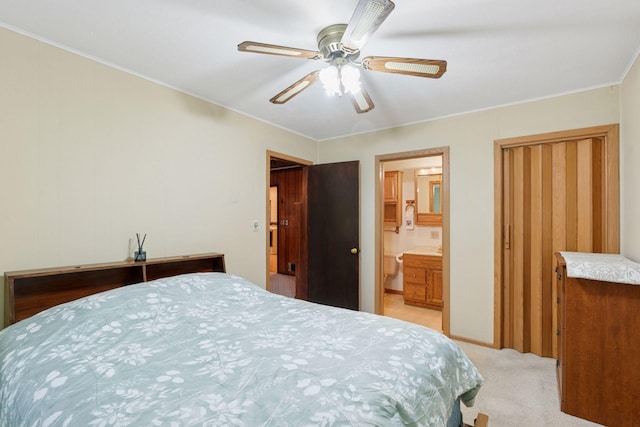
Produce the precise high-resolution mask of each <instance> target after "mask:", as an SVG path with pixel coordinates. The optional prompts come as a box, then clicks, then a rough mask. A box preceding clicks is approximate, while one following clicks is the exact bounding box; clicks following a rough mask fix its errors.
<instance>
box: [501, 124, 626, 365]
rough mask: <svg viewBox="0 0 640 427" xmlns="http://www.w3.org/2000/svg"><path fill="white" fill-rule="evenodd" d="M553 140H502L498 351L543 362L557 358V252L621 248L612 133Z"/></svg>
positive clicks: (604, 251) (603, 250)
mask: <svg viewBox="0 0 640 427" xmlns="http://www.w3.org/2000/svg"><path fill="white" fill-rule="evenodd" d="M598 129H599V128H598ZM615 129H616V130H617V127H616V128H615ZM552 135H554V138H551V139H550V140H546V141H545V140H544V139H545V138H541V139H543V140H542V141H539V142H536V141H535V140H533V141H531V140H527V141H524V143H521V144H517V141H515V142H516V144H509V143H508V142H509V141H507V143H504V142H505V140H503V141H501V142H502V143H503V145H502V146H501V169H502V189H501V190H502V206H501V209H502V215H501V218H502V224H501V227H502V245H501V246H502V254H501V257H502V258H501V261H502V262H501V272H500V273H501V278H502V285H501V291H502V295H501V307H502V316H501V318H502V320H501V322H502V325H501V326H502V345H501V346H502V347H508V348H514V349H516V350H518V351H520V352H531V353H535V354H537V355H540V356H546V357H551V356H556V355H557V340H556V335H555V331H556V328H557V325H556V317H557V316H556V289H555V283H556V281H555V272H554V265H555V264H554V259H555V258H554V254H555V252H558V251H577V252H602V253H617V252H618V248H619V244H618V240H619V237H618V234H619V231H618V230H619V225H618V224H619V219H618V215H619V207H618V174H617V170H618V167H617V163H618V158H617V132H616V133H615V136H616V138H612V137H611V134H608V133H604V134H602V133H600V134H595V135H590V136H587V137H582V136H581V137H575V138H574V139H569V140H558V138H561V136H562V134H552ZM569 136H571V135H569ZM612 139H615V141H612ZM511 142H514V141H511Z"/></svg>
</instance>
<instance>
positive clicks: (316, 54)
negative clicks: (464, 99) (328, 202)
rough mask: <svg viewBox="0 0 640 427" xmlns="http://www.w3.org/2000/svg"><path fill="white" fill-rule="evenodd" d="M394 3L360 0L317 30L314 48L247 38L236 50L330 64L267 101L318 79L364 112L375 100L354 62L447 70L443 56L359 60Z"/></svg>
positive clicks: (411, 71)
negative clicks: (345, 20) (347, 14)
mask: <svg viewBox="0 0 640 427" xmlns="http://www.w3.org/2000/svg"><path fill="white" fill-rule="evenodd" d="M394 7H395V4H394V3H393V2H392V1H391V0H359V1H358V5H357V6H356V9H355V11H354V12H353V15H352V16H351V20H350V21H349V24H348V25H347V24H334V25H330V26H328V27H326V28H324V29H323V30H322V31H320V33H318V50H317V51H312V50H305V49H297V48H293V47H287V46H277V45H273V44H266V43H258V42H252V41H245V42H242V43H240V44H239V45H238V50H239V51H241V52H253V53H264V54H269V55H281V56H289V57H293V58H303V59H316V60H321V61H324V62H326V63H328V64H329V66H328V67H326V68H324V69H322V70H316V71H313V72H311V73H309V74H307V75H306V76H304V77H303V78H301V79H300V80H298V81H297V82H295V83H294V84H292V85H291V86H289V87H288V88H286V89H284V90H283V91H282V92H280V93H278V94H277V95H276V96H274V97H273V98H271V99H270V100H269V101H270V102H272V103H274V104H284V103H285V102H287V101H289V100H290V99H291V98H293V97H294V96H296V95H298V94H299V93H300V92H302V91H303V90H305V89H307V88H308V87H309V86H311V85H312V84H313V83H315V82H316V81H318V80H321V81H322V83H323V84H324V87H325V90H326V91H327V94H329V95H339V96H342V95H343V94H345V93H347V94H349V95H350V97H351V100H352V102H353V105H354V107H355V109H356V111H357V112H358V113H366V112H367V111H371V110H372V109H373V108H374V107H375V106H374V104H373V101H372V100H371V97H370V96H369V94H368V93H367V91H366V90H365V88H364V87H362V84H361V83H360V71H359V70H358V68H363V69H365V70H371V71H381V72H383V73H396V74H405V75H409V76H418V77H430V78H434V79H437V78H440V77H441V76H442V75H443V74H444V72H445V71H446V70H447V62H446V61H441V60H433V59H416V58H394V57H388V56H367V57H365V58H363V59H362V60H361V61H360V62H358V57H359V56H360V50H361V49H362V47H363V46H364V45H365V43H366V42H367V40H369V37H371V35H373V33H374V32H375V31H376V30H377V29H378V27H380V25H381V24H382V22H383V21H384V20H385V19H386V18H387V16H388V15H389V14H390V13H391V11H392V10H393V8H394Z"/></svg>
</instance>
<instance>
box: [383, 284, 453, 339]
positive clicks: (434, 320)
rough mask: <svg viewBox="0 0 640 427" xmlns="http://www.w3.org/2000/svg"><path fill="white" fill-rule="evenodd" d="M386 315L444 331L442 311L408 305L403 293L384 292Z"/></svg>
mask: <svg viewBox="0 0 640 427" xmlns="http://www.w3.org/2000/svg"><path fill="white" fill-rule="evenodd" d="M384 315H385V316H388V317H393V318H395V319H400V320H404V321H406V322H411V323H416V324H418V325H422V326H426V327H428V328H431V329H435V330H436V331H439V332H442V312H441V311H438V310H431V309H429V308H424V307H416V306H414V305H406V304H405V303H404V298H403V297H402V295H398V294H391V293H385V294H384Z"/></svg>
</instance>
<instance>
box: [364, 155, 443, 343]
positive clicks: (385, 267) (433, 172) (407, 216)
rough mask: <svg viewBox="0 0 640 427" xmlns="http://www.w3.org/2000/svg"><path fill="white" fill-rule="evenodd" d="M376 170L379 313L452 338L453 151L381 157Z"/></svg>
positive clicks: (377, 306)
mask: <svg viewBox="0 0 640 427" xmlns="http://www.w3.org/2000/svg"><path fill="white" fill-rule="evenodd" d="M376 168H377V169H376V172H377V176H378V177H379V179H378V181H377V183H376V213H377V214H376V232H377V236H376V254H377V262H376V266H377V274H376V313H378V314H383V315H385V316H389V317H394V318H399V319H402V320H405V321H408V322H412V323H417V324H421V325H423V326H427V327H430V328H432V329H435V330H438V331H442V332H443V333H444V334H445V335H449V313H450V301H449V294H450V293H449V149H448V147H440V148H434V149H425V150H419V151H412V152H406V153H396V154H388V155H381V156H377V157H376ZM405 261H406V265H405ZM405 276H406V277H405Z"/></svg>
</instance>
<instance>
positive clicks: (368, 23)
mask: <svg viewBox="0 0 640 427" xmlns="http://www.w3.org/2000/svg"><path fill="white" fill-rule="evenodd" d="M394 7H395V4H394V3H393V2H392V1H391V0H360V1H359V2H358V5H357V6H356V10H354V12H353V15H352V16H351V20H350V21H349V25H347V29H346V30H345V32H344V35H343V36H342V40H341V41H340V44H341V45H342V48H343V49H344V50H345V51H347V52H349V53H353V52H356V51H359V50H360V49H362V46H364V44H365V43H366V42H367V40H369V37H371V35H372V34H373V33H374V32H375V31H376V30H377V29H378V27H379V26H380V24H382V22H384V20H385V19H386V18H387V16H388V15H389V14H390V13H391V11H392V10H393V8H394Z"/></svg>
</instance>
